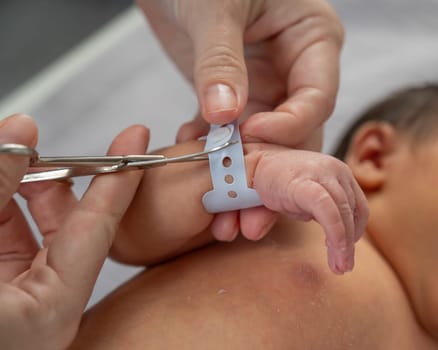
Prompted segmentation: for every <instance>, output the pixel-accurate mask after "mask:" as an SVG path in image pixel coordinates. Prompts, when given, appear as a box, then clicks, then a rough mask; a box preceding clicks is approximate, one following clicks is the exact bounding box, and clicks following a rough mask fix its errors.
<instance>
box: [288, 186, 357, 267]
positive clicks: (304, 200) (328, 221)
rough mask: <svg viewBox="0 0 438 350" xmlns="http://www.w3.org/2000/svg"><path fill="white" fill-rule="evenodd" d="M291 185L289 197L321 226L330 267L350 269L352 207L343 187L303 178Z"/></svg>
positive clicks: (352, 264)
mask: <svg viewBox="0 0 438 350" xmlns="http://www.w3.org/2000/svg"><path fill="white" fill-rule="evenodd" d="M292 187H293V188H291V190H290V198H291V200H292V201H293V202H294V203H295V205H296V206H297V207H298V208H300V209H301V210H303V211H304V212H306V213H309V214H311V216H312V217H313V218H314V219H315V220H316V221H318V222H319V223H320V224H321V226H322V227H323V228H324V231H325V233H326V237H327V238H326V244H327V248H328V261H329V266H330V268H331V270H332V271H333V272H335V273H343V272H345V271H350V270H351V269H352V268H353V266H354V236H355V223H354V212H355V207H352V206H351V201H349V199H348V196H347V195H346V193H345V191H344V189H343V187H342V186H341V185H340V183H339V182H338V181H336V180H333V181H329V182H327V183H324V184H321V183H318V182H315V181H312V180H305V181H300V182H298V183H296V184H295V185H292Z"/></svg>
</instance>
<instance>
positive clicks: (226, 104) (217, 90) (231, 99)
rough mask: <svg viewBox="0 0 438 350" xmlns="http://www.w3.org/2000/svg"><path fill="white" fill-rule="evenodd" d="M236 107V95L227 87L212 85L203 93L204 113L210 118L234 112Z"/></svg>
mask: <svg viewBox="0 0 438 350" xmlns="http://www.w3.org/2000/svg"><path fill="white" fill-rule="evenodd" d="M237 105H238V102H237V96H236V93H235V92H234V91H233V89H231V88H230V87H229V86H228V85H225V84H215V85H212V86H210V87H209V88H208V89H207V91H206V93H205V107H204V109H205V113H207V114H210V115H211V116H212V117H217V116H219V115H220V114H221V113H223V112H231V111H236V110H237Z"/></svg>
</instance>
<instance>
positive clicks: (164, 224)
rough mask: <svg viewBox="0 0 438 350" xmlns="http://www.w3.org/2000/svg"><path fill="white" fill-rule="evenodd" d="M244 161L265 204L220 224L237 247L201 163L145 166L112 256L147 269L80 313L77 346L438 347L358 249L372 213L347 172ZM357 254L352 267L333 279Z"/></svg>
mask: <svg viewBox="0 0 438 350" xmlns="http://www.w3.org/2000/svg"><path fill="white" fill-rule="evenodd" d="M202 147H203V143H202V142H199V141H197V142H195V141H193V142H189V143H185V144H179V145H176V146H173V147H170V148H168V149H165V150H160V153H162V154H165V155H168V156H173V155H180V154H187V153H191V152H196V151H199V150H201V149H202ZM244 153H245V163H246V169H247V180H248V183H249V185H250V186H251V187H253V188H255V189H256V190H257V192H258V193H259V195H260V197H261V199H262V201H263V203H264V205H265V207H260V208H252V209H246V210H242V211H240V213H238V214H237V213H234V214H232V215H231V214H230V215H231V217H232V219H224V220H222V221H221V222H220V223H219V226H221V225H222V226H221V227H222V228H224V230H225V231H228V232H236V234H238V233H240V234H239V235H238V237H237V238H236V235H235V234H234V235H228V236H227V240H234V242H233V243H224V242H217V240H215V238H214V237H215V236H217V235H218V234H217V233H216V234H213V233H212V231H215V230H216V231H217V230H218V227H214V225H218V224H217V222H216V221H215V215H212V214H208V213H207V212H206V211H205V209H204V208H203V206H202V202H201V198H202V195H203V194H204V193H205V192H207V191H209V190H210V189H211V187H212V184H211V179H210V174H209V168H208V164H207V163H206V162H205V163H204V162H196V163H186V164H175V165H168V166H166V167H162V168H155V169H150V170H147V171H145V173H144V176H143V180H142V182H141V184H140V187H139V189H138V191H137V194H136V196H135V198H134V200H133V202H132V204H131V206H130V208H129V209H128V211H127V214H126V215H125V217H124V219H123V220H122V222H121V225H120V231H119V233H118V235H117V236H116V240H115V243H114V245H113V248H112V256H113V257H114V258H115V259H116V260H119V261H122V262H125V263H130V264H144V265H148V266H149V267H148V269H147V270H145V271H144V272H142V273H141V274H139V275H138V276H136V277H135V278H133V279H132V280H130V281H128V282H127V283H125V284H124V285H123V286H121V287H120V288H118V289H117V290H116V291H114V292H113V293H112V294H110V295H109V296H108V297H106V298H105V299H104V300H103V301H102V302H100V303H99V304H98V305H96V306H95V307H93V308H92V309H90V310H89V311H88V312H87V313H86V314H85V315H84V317H83V321H82V324H81V327H80V329H79V333H78V336H77V338H76V340H75V342H74V343H73V345H72V347H71V349H110V350H111V349H121V348H129V349H145V348H146V349H224V348H230V349H264V350H265V349H268V350H269V349H276V350H277V349H294V348H296V349H310V348H311V349H402V350H403V349H406V350H408V349H414V348H415V349H433V348H434V347H433V346H434V343H433V341H432V340H431V339H430V337H429V336H428V335H427V333H426V332H425V331H424V330H423V328H422V327H421V326H420V325H419V324H418V322H417V320H416V316H415V314H414V312H413V310H412V307H411V304H410V302H409V298H408V297H407V295H406V294H405V292H404V289H403V287H402V284H401V282H400V280H399V279H398V277H397V274H396V273H394V271H393V269H392V267H391V266H390V264H388V262H387V261H386V260H385V258H384V257H383V256H382V255H381V254H380V252H379V250H378V249H377V248H376V247H375V246H374V244H373V242H372V240H370V239H369V238H368V237H365V238H364V239H361V240H360V241H358V239H359V237H360V236H361V235H362V233H364V232H365V226H366V222H367V217H368V209H367V205H366V199H365V197H364V194H363V192H362V190H361V189H360V187H359V185H358V184H357V183H356V180H355V179H354V177H353V174H352V172H351V171H350V169H349V168H348V167H347V166H346V165H345V164H344V163H342V162H340V161H338V160H336V159H334V158H332V157H330V156H327V155H323V154H319V153H313V152H308V151H298V150H289V149H285V148H282V147H279V146H272V145H265V144H248V145H244ZM221 215H224V214H221ZM312 219H313V220H312ZM257 220H259V221H257ZM235 228H238V229H239V230H236V229H235ZM254 241H257V242H254ZM356 242H357V243H356ZM355 243H356V244H355ZM326 247H327V253H328V266H327V263H326V258H325V255H326ZM355 251H356V254H355V256H356V267H355V268H354V271H353V272H352V273H348V274H344V275H343V276H338V275H337V274H342V273H344V272H346V271H350V270H352V268H353V256H354V252H355ZM333 272H335V273H333Z"/></svg>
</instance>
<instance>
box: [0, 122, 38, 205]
mask: <svg viewBox="0 0 438 350" xmlns="http://www.w3.org/2000/svg"><path fill="white" fill-rule="evenodd" d="M37 139H38V131H37V127H36V125H35V123H34V121H33V120H32V118H30V117H28V116H26V115H23V114H16V115H13V116H10V117H8V118H5V119H3V120H1V121H0V144H7V143H16V144H22V145H25V146H29V147H34V146H35V145H36V143H37ZM0 160H1V161H0V209H2V208H3V207H4V206H5V205H6V203H8V201H9V200H10V199H11V197H12V195H13V194H14V192H15V191H16V190H17V188H18V186H19V184H20V180H21V179H22V177H23V175H24V174H25V172H26V170H27V168H28V166H29V157H25V156H21V155H15V154H7V153H3V154H1V153H0Z"/></svg>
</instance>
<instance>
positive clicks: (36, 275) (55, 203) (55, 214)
mask: <svg viewBox="0 0 438 350" xmlns="http://www.w3.org/2000/svg"><path fill="white" fill-rule="evenodd" d="M148 138H149V135H148V132H147V130H145V129H144V128H143V127H132V128H130V129H127V130H125V131H124V132H123V133H121V134H120V135H119V136H118V137H117V138H116V139H115V140H114V142H113V143H112V145H111V147H110V150H109V153H112V154H123V153H144V151H145V148H146V145H147V142H148ZM36 139H37V130H36V126H35V124H34V123H33V122H32V120H31V119H30V118H28V117H23V116H13V117H10V118H7V119H6V120H5V121H3V123H2V124H0V142H1V143H8V142H9V143H11V142H13V143H21V144H25V145H28V146H31V147H34V146H35V144H36ZM0 158H1V162H0V174H1V176H0V189H1V191H0V208H1V211H0V308H1V312H0V347H1V348H2V349H3V348H4V349H20V350H23V349H32V350H34V349H44V350H48V349H56V350H57V349H64V348H66V347H67V346H68V345H69V343H70V342H71V341H72V340H73V337H74V336H75V334H76V331H77V327H78V325H79V322H80V320H81V316H82V312H83V310H84V308H85V306H86V304H87V302H88V299H89V297H90V294H91V292H92V289H93V287H94V284H95V281H96V278H97V276H98V273H99V271H100V268H101V266H102V264H103V262H104V260H105V258H106V256H107V254H108V251H109V248H110V246H111V244H112V241H113V237H114V234H115V232H116V230H117V227H118V224H119V221H120V219H121V217H122V215H123V214H124V212H125V210H126V208H127V207H128V205H129V203H130V201H131V199H132V197H133V195H134V193H135V190H136V188H137V185H138V183H139V181H140V178H141V172H140V173H139V172H125V173H121V174H111V175H104V176H98V177H96V178H95V179H94V180H93V181H92V183H91V185H90V187H89V188H88V190H87V192H86V193H85V195H84V196H83V198H82V199H81V200H80V201H77V200H76V197H75V196H74V194H73V192H72V191H71V188H70V187H71V186H70V184H69V183H68V182H45V183H34V184H25V185H22V186H21V187H20V193H21V194H22V195H23V196H24V198H25V199H26V200H27V201H28V206H29V210H30V213H31V214H32V216H33V218H34V220H35V222H36V224H37V225H38V227H39V229H40V231H41V233H42V234H43V236H44V244H43V245H44V246H43V248H41V249H40V248H39V247H38V245H37V243H36V242H35V240H34V238H33V235H32V232H31V230H30V228H29V226H28V225H27V222H26V220H25V218H24V216H23V214H22V213H21V211H20V209H19V207H18V206H17V204H16V202H15V201H14V199H11V197H12V194H13V193H14V192H15V190H16V189H17V187H18V186H19V182H20V179H21V178H22V176H23V175H24V173H25V171H26V169H27V166H28V163H29V159H28V158H24V157H17V156H14V155H1V156H0Z"/></svg>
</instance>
